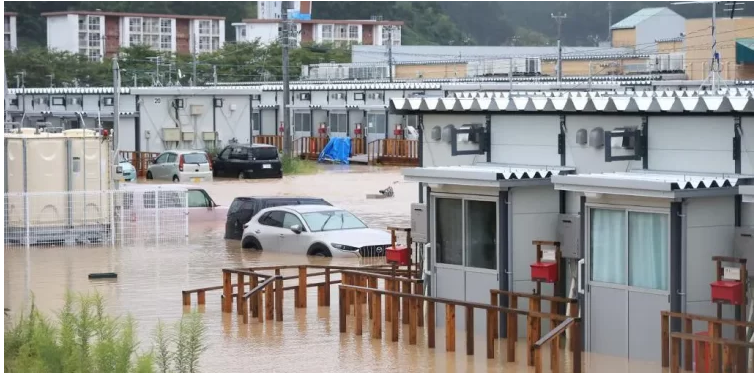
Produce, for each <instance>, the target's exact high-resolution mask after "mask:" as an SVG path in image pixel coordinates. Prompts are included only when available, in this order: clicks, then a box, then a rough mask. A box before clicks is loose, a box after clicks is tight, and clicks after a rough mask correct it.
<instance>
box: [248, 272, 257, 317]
mask: <svg viewBox="0 0 754 373" xmlns="http://www.w3.org/2000/svg"><path fill="white" fill-rule="evenodd" d="M250 277H251V284H249V286H250V287H251V288H252V289H254V288H256V287H257V286H258V285H259V277H257V276H256V275H253V276H250ZM249 307H250V308H251V317H252V318H254V317H259V293H257V294H254V295H252V296H250V297H249Z"/></svg>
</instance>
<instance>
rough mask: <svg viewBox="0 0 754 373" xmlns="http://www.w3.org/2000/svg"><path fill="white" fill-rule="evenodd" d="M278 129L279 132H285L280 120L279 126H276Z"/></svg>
mask: <svg viewBox="0 0 754 373" xmlns="http://www.w3.org/2000/svg"><path fill="white" fill-rule="evenodd" d="M278 130H280V133H281V134H282V133H284V132H285V125H283V122H282V121H281V122H280V127H278Z"/></svg>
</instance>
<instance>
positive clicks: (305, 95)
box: [298, 93, 312, 101]
mask: <svg viewBox="0 0 754 373" xmlns="http://www.w3.org/2000/svg"><path fill="white" fill-rule="evenodd" d="M298 99H299V100H307V101H308V100H311V99H312V95H311V93H301V94H299V95H298Z"/></svg>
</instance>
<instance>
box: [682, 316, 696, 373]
mask: <svg viewBox="0 0 754 373" xmlns="http://www.w3.org/2000/svg"><path fill="white" fill-rule="evenodd" d="M683 332H684V333H686V334H689V335H691V334H693V333H694V331H693V323H692V320H691V319H689V318H685V319H684V320H683ZM693 348H694V345H693V341H692V340H690V339H687V340H685V341H683V369H685V370H687V371H689V372H690V371H691V369H693V368H692V365H693V360H694V359H693V358H694V350H693Z"/></svg>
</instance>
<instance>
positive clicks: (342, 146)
mask: <svg viewBox="0 0 754 373" xmlns="http://www.w3.org/2000/svg"><path fill="white" fill-rule="evenodd" d="M350 157H351V138H350V137H331V138H330V142H328V143H327V145H325V148H324V149H322V153H319V159H318V160H317V161H318V162H332V163H342V164H348V158H350Z"/></svg>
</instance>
